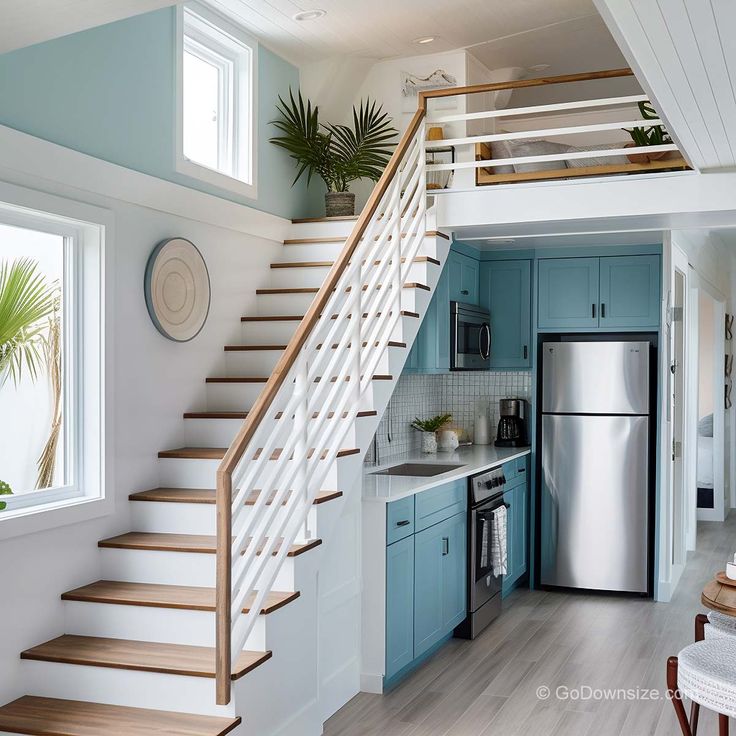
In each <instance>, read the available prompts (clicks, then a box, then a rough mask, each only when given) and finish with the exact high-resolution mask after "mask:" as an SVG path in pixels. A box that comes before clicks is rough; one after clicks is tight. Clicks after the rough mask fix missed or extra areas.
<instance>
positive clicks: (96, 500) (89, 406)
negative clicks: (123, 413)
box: [0, 184, 113, 539]
mask: <svg viewBox="0 0 736 736" xmlns="http://www.w3.org/2000/svg"><path fill="white" fill-rule="evenodd" d="M66 204H67V200H61V199H59V198H57V197H54V196H51V195H46V194H41V193H39V192H33V191H32V190H24V189H21V188H19V187H14V186H12V185H6V184H0V222H2V223H3V224H7V225H12V226H17V227H23V228H28V229H31V230H36V231H40V232H47V233H50V234H54V235H59V236H61V237H63V239H64V245H63V247H64V276H63V278H64V283H63V290H62V299H63V313H62V314H63V322H62V339H63V341H64V345H63V350H62V360H63V372H62V375H63V381H64V392H63V401H64V403H63V406H62V411H63V416H64V418H65V420H64V421H65V424H64V433H65V435H66V442H65V451H66V456H65V471H66V475H67V478H66V479H67V481H68V483H67V484H66V485H64V486H58V487H54V488H49V489H43V490H34V491H27V492H22V493H16V494H13V495H8V496H2V497H1V498H0V500H1V501H3V503H5V504H6V508H5V509H4V510H3V511H0V539H6V538H10V537H15V536H19V535H22V534H27V533H32V532H35V531H41V530H43V529H48V528H53V527H55V526H60V525H63V524H66V523H76V522H78V521H82V520H86V519H90V518H96V517H99V516H102V515H106V514H108V513H110V512H111V511H112V509H113V500H112V498H111V497H108V496H107V494H106V487H107V480H108V478H109V463H108V462H107V458H106V448H107V446H108V444H107V441H106V427H107V424H108V422H107V421H106V414H105V412H106V410H107V409H106V407H107V402H106V395H105V392H106V390H107V389H106V382H105V373H106V365H107V354H106V347H105V346H106V333H107V330H106V312H105V294H106V293H107V291H108V290H107V288H106V287H107V285H106V283H105V278H106V273H105V267H104V266H105V241H106V234H107V233H108V230H109V229H111V226H112V220H111V217H110V214H109V213H108V212H107V211H106V210H101V209H99V208H96V207H88V206H86V205H80V204H79V203H68V204H69V206H66ZM79 215H81V216H82V217H83V218H84V219H82V217H80V219H77V216H79ZM85 216H89V219H88V218H87V217H85Z"/></svg>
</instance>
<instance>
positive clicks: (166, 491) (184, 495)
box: [128, 488, 342, 506]
mask: <svg viewBox="0 0 736 736" xmlns="http://www.w3.org/2000/svg"><path fill="white" fill-rule="evenodd" d="M259 493H260V491H253V492H252V493H251V494H250V495H249V496H248V499H247V500H246V502H245V505H246V506H253V505H254V504H255V502H256V499H257V498H258V495H259ZM341 496H342V491H320V492H319V493H318V494H317V496H316V497H315V499H314V505H315V506H318V505H320V504H323V503H327V501H332V500H334V499H336V498H340V497H341ZM128 499H129V500H130V501H155V502H158V503H203V504H214V503H215V489H214V488H151V489H150V490H148V491H139V492H138V493H131V494H130V496H128ZM267 503H268V504H269V505H270V504H271V503H272V499H268V501H267Z"/></svg>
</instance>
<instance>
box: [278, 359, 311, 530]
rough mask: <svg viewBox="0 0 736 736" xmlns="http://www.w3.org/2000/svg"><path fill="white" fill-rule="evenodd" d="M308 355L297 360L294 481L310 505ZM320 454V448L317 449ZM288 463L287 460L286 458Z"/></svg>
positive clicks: (297, 504) (307, 526)
mask: <svg viewBox="0 0 736 736" xmlns="http://www.w3.org/2000/svg"><path fill="white" fill-rule="evenodd" d="M307 368H308V366H307V355H306V352H305V351H304V350H302V351H301V353H300V354H299V358H298V359H297V370H296V381H295V382H294V394H295V396H297V397H299V399H300V400H299V403H298V404H297V408H296V410H295V412H294V431H295V432H296V433H297V438H298V439H297V441H296V445H295V446H294V459H293V462H295V463H297V466H298V470H297V473H296V478H295V479H294V488H293V489H292V490H293V491H294V493H299V494H300V495H302V502H303V503H304V504H305V505H307V504H308V503H309V477H308V473H307V463H308V462H309V460H308V457H307V455H308V453H309V386H308V378H307V372H308V370H307ZM315 451H316V452H319V448H316V450H315ZM284 461H287V458H284ZM299 503H300V500H299V499H298V498H294V507H295V508H298V506H299ZM287 508H292V506H291V504H287ZM303 533H304V539H305V540H307V539H310V538H311V537H310V535H311V530H310V528H309V514H308V513H307V516H306V518H305V519H304V530H303Z"/></svg>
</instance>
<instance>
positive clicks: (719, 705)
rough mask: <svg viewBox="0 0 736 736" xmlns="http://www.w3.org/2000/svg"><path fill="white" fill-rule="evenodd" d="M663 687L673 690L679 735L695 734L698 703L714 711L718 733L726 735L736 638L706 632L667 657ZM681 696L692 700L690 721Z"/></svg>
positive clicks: (734, 697)
mask: <svg viewBox="0 0 736 736" xmlns="http://www.w3.org/2000/svg"><path fill="white" fill-rule="evenodd" d="M703 618H706V617H705V616H703ZM708 623H710V622H708ZM696 626H697V623H696ZM709 628H710V627H709ZM667 687H668V688H669V690H670V692H672V693H673V697H672V705H673V706H674V708H675V713H676V714H677V720H678V721H679V723H680V728H681V729H682V733H683V736H694V735H695V734H696V732H697V727H698V713H699V710H700V706H701V705H702V706H703V707H705V708H708V709H709V710H712V711H715V712H716V713H718V732H719V736H728V719H729V717H732V718H736V637H734V636H730V635H722V636H718V635H716V636H713V635H712V632H708V634H706V637H705V639H703V640H702V641H696V642H695V643H694V644H690V645H689V646H687V647H685V648H684V649H683V650H682V651H681V652H680V653H679V655H678V656H677V657H670V658H669V659H668V660H667ZM683 696H684V697H687V698H690V700H692V701H693V706H694V707H693V712H692V716H691V720H690V721H688V718H687V714H686V712H685V708H684V706H683V703H682V698H683ZM695 706H697V707H695Z"/></svg>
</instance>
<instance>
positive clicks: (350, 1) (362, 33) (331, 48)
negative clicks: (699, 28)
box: [210, 0, 598, 66]
mask: <svg viewBox="0 0 736 736" xmlns="http://www.w3.org/2000/svg"><path fill="white" fill-rule="evenodd" d="M210 2H211V3H212V4H214V5H216V6H218V7H219V8H220V9H221V10H223V11H224V12H227V13H228V15H230V16H232V17H233V18H234V19H236V20H238V21H239V22H241V23H242V24H243V25H245V26H246V27H248V28H249V29H250V30H251V31H252V32H253V33H254V35H256V36H257V37H258V38H259V39H261V40H262V41H263V42H264V43H265V44H266V45H267V46H269V47H270V48H272V49H273V50H274V51H276V52H277V53H279V54H281V55H282V56H284V57H285V58H287V59H289V60H291V61H293V62H295V63H297V64H303V63H307V62H312V61H320V60H322V59H328V58H332V57H339V56H354V57H365V58H371V59H385V58H391V57H401V56H413V55H417V54H423V53H436V52H441V51H450V50H454V49H459V48H466V47H469V46H475V45H477V44H482V43H485V42H487V41H490V40H493V39H501V38H504V37H508V36H513V35H514V34H518V33H523V32H526V31H530V30H532V29H535V28H537V29H542V28H546V27H549V26H554V25H555V24H558V23H561V22H565V21H570V20H572V19H574V18H579V17H586V16H591V15H592V16H595V17H598V13H597V11H596V10H595V7H594V6H593V3H592V0H554V1H552V0H513V1H512V2H509V0H210ZM314 8H320V9H323V10H326V11H327V15H326V16H324V17H323V18H320V19H318V20H313V21H302V22H299V21H295V20H293V16H294V14H295V13H298V12H299V11H302V10H311V9H314ZM426 36H435V37H436V40H435V41H434V42H433V43H430V44H426V45H418V44H416V43H413V41H414V40H415V39H417V38H421V37H426ZM568 40H572V39H568ZM543 61H544V60H543V59H542V60H541V61H540V62H535V63H542V62H543ZM502 66H509V65H508V64H502Z"/></svg>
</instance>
